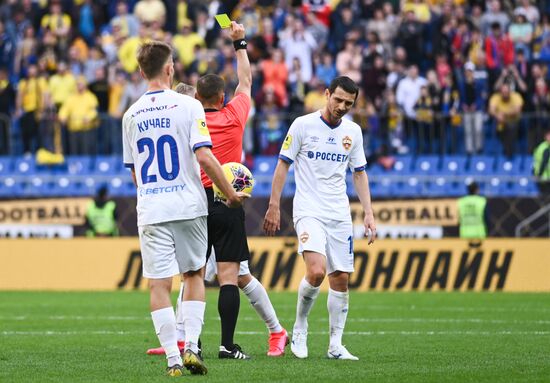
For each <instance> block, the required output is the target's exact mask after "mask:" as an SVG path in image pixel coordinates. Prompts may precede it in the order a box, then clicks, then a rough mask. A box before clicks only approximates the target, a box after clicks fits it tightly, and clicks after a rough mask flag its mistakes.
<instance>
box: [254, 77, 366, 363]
mask: <svg viewBox="0 0 550 383" xmlns="http://www.w3.org/2000/svg"><path fill="white" fill-rule="evenodd" d="M358 92H359V88H358V87H357V85H356V84H355V83H354V82H353V81H352V80H351V79H350V78H348V77H345V76H341V77H337V78H335V79H334V80H332V82H331V84H330V86H329V88H328V89H327V90H326V91H325V95H326V97H327V103H326V105H325V107H324V108H323V109H322V110H320V111H317V112H314V113H310V114H307V115H305V116H302V117H299V118H297V119H296V120H295V121H294V122H293V123H292V125H291V127H290V129H289V131H288V133H287V136H286V138H285V140H284V142H283V147H282V149H281V152H280V155H279V162H278V164H277V167H276V169H275V174H274V175H273V183H272V189H271V198H270V201H269V208H268V210H267V212H266V215H265V219H264V230H265V232H266V233H267V234H268V235H273V234H275V232H276V231H277V230H278V229H279V228H280V209H279V205H280V199H281V192H282V189H283V186H284V183H285V179H286V175H287V173H288V168H289V166H290V165H291V164H294V166H295V172H294V173H295V180H296V194H295V195H294V203H293V220H294V227H295V229H296V233H297V235H298V252H299V253H300V254H302V256H303V258H304V262H305V265H306V275H305V277H304V279H303V280H302V281H301V283H300V287H299V290H298V304H297V309H296V321H295V323H294V328H293V331H292V342H291V350H292V352H293V353H294V355H295V356H297V357H298V358H307V356H308V350H307V328H308V322H307V317H308V314H309V312H310V311H311V308H312V307H313V303H314V302H315V299H316V298H317V296H318V295H319V286H320V285H321V283H322V282H323V280H324V278H325V275H327V274H328V279H329V286H330V288H329V294H328V301H327V308H328V312H329V325H330V344H329V347H328V353H327V356H328V357H329V358H331V359H348V360H358V358H357V357H355V356H354V355H352V354H350V353H349V352H348V350H347V349H346V348H345V347H344V346H343V345H342V334H343V331H344V326H345V323H346V318H347V313H348V301H349V298H348V284H349V275H350V273H352V272H353V270H354V266H353V227H352V222H351V214H350V207H349V199H348V196H347V193H346V171H347V169H348V168H349V169H350V170H351V171H352V172H353V182H354V185H355V189H356V191H357V195H358V197H359V200H360V201H361V205H362V207H363V210H364V212H365V220H364V225H365V232H366V233H369V232H370V233H371V235H369V244H370V243H372V242H373V241H374V240H375V238H376V226H375V223H374V215H373V212H372V207H371V199H370V191H369V184H368V177H367V174H366V172H365V166H366V163H367V161H366V159H365V153H364V151H363V137H362V134H361V128H360V127H359V125H357V124H356V123H354V122H352V121H349V120H346V119H343V118H342V117H344V115H345V114H346V113H347V112H349V110H350V109H351V107H352V106H353V104H354V102H355V100H356V98H357V94H358Z"/></svg>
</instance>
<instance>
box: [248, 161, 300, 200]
mask: <svg viewBox="0 0 550 383" xmlns="http://www.w3.org/2000/svg"><path fill="white" fill-rule="evenodd" d="M277 161H278V158H277V156H258V157H256V159H255V160H254V169H253V170H252V174H253V175H254V179H255V180H256V184H255V185H254V195H256V196H262V197H268V196H269V195H270V194H271V180H272V178H273V172H274V171H275V167H276V166H277ZM292 168H294V166H292ZM288 182H289V180H287V183H288Z"/></svg>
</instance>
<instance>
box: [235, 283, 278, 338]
mask: <svg viewBox="0 0 550 383" xmlns="http://www.w3.org/2000/svg"><path fill="white" fill-rule="evenodd" d="M242 290H243V293H245V295H246V296H247V297H248V300H249V301H250V304H251V305H252V307H254V310H256V312H257V313H258V315H259V316H260V318H262V319H263V321H264V322H265V325H266V326H267V328H268V329H269V332H270V333H272V334H273V333H278V332H281V331H283V328H282V327H281V324H280V323H279V319H278V318H277V314H275V309H274V308H273V305H272V304H271V301H270V300H269V296H268V295H267V291H265V288H264V287H263V286H262V284H261V283H260V282H259V281H258V280H257V279H256V278H254V277H252V280H251V281H250V282H249V283H248V284H247V285H246V286H245V287H244V288H243V289H242Z"/></svg>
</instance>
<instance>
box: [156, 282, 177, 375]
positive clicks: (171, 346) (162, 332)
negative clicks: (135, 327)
mask: <svg viewBox="0 0 550 383" xmlns="http://www.w3.org/2000/svg"><path fill="white" fill-rule="evenodd" d="M171 288H172V278H171V277H170V278H162V279H150V280H149V290H150V292H151V295H150V306H151V318H152V319H153V325H154V326H155V332H156V334H157V337H158V339H159V342H160V345H161V346H162V348H163V349H164V350H165V351H166V359H167V363H168V369H167V374H168V375H170V376H181V375H182V374H183V369H182V365H183V362H182V359H181V355H180V350H179V349H178V345H177V335H176V316H175V314H174V308H173V307H172V302H171V301H170V290H171Z"/></svg>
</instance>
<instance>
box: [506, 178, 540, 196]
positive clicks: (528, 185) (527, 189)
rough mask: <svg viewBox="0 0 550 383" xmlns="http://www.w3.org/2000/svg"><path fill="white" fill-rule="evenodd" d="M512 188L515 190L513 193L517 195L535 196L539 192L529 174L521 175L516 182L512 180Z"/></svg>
mask: <svg viewBox="0 0 550 383" xmlns="http://www.w3.org/2000/svg"><path fill="white" fill-rule="evenodd" d="M510 188H511V189H512V191H513V194H512V195H515V196H523V197H535V196H537V195H538V194H539V191H538V189H537V186H536V185H535V182H534V181H533V179H531V178H530V177H528V176H525V177H520V178H519V179H518V180H517V181H516V182H511V183H510Z"/></svg>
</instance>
